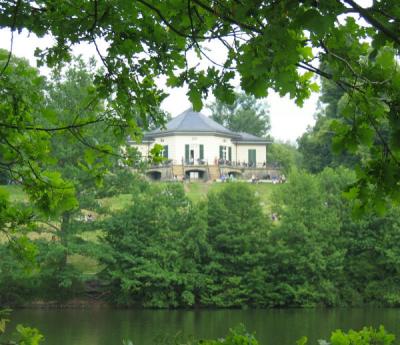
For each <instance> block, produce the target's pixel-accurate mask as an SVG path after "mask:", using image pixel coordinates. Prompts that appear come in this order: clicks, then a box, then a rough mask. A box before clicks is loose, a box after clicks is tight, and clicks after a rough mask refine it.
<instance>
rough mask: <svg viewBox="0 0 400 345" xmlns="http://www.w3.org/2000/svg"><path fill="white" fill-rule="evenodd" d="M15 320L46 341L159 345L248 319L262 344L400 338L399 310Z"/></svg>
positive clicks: (26, 314) (69, 313)
mask: <svg viewBox="0 0 400 345" xmlns="http://www.w3.org/2000/svg"><path fill="white" fill-rule="evenodd" d="M12 317H13V321H12V323H11V324H10V326H11V327H12V326H15V324H16V323H23V324H25V325H30V326H32V327H37V328H39V329H40V330H41V332H42V333H43V334H44V335H45V337H46V341H45V342H44V344H47V345H121V344H122V340H123V339H131V340H132V341H133V344H134V345H151V344H156V343H157V342H156V339H157V337H159V336H160V335H162V334H169V335H175V334H177V333H178V332H180V331H181V332H182V333H183V334H184V335H188V336H190V335H194V336H196V337H198V338H217V337H221V336H224V335H225V334H226V332H227V330H228V329H229V328H230V327H234V326H235V325H238V324H240V323H243V324H244V325H245V326H246V328H247V329H248V330H249V331H252V332H256V337H257V339H258V340H259V342H260V344H266V345H295V342H296V340H297V339H299V338H300V337H301V336H303V335H306V336H307V337H308V338H309V343H308V344H310V345H311V344H315V345H317V340H318V339H328V337H329V335H330V332H331V331H332V330H335V329H337V328H342V329H345V330H348V329H350V328H353V329H359V328H361V327H362V326H366V325H368V326H375V327H377V326H379V325H380V324H383V325H385V328H386V329H387V330H389V331H391V332H392V333H395V334H396V336H397V338H400V329H399V328H400V327H399V326H400V309H387V308H382V309H376V308H360V309H345V308H343V309H337V308H336V309H273V310H261V309H251V310H226V309H225V310H194V311H192V310H187V311H182V310H115V309H92V310H76V309H69V310H65V309H64V310H40V309H39V310H30V309H24V310H16V311H14V312H13V315H12Z"/></svg>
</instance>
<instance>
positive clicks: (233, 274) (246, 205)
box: [202, 183, 268, 307]
mask: <svg viewBox="0 0 400 345" xmlns="http://www.w3.org/2000/svg"><path fill="white" fill-rule="evenodd" d="M207 221H208V242H209V245H210V247H211V258H212V259H211V260H210V262H209V263H208V265H206V266H205V270H206V271H205V272H206V273H207V276H208V279H209V281H208V284H207V289H206V290H205V292H204V293H203V295H202V303H203V304H205V305H215V306H223V307H239V306H244V305H254V306H263V305H265V303H266V302H265V299H264V298H265V293H264V279H265V271H264V270H263V266H262V264H261V263H262V261H263V258H264V251H263V250H264V244H265V240H266V238H267V233H268V221H267V219H266V216H265V215H264V214H263V212H262V209H261V205H260V201H259V199H258V198H257V197H256V196H255V195H254V192H253V191H252V190H251V189H250V188H249V186H247V185H245V184H239V183H237V184H236V183H235V184H229V185H227V186H226V187H225V188H224V189H223V190H221V191H220V192H218V193H211V194H209V195H208V199H207Z"/></svg>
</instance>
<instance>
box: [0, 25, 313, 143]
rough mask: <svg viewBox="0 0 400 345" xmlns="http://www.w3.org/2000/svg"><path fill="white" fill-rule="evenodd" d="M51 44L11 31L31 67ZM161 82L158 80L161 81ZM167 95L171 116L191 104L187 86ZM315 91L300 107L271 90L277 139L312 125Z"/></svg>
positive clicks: (3, 35) (4, 41) (5, 34)
mask: <svg viewBox="0 0 400 345" xmlns="http://www.w3.org/2000/svg"><path fill="white" fill-rule="evenodd" d="M10 37H11V35H10V32H9V30H5V29H3V30H0V48H3V49H7V50H9V49H10ZM51 43H52V39H51V37H45V38H42V39H39V38H37V37H36V36H35V35H30V36H28V35H27V33H26V32H23V33H22V34H17V33H15V34H14V44H13V54H14V55H16V56H18V57H25V58H26V59H28V60H29V61H30V63H31V64H32V65H33V66H35V65H36V58H35V57H34V51H35V48H36V47H40V48H42V49H43V48H46V47H48V46H50V45H51ZM105 49H106V47H105V45H102V44H101V43H100V50H105ZM73 53H74V54H76V55H78V54H81V55H82V56H83V57H84V58H85V59H88V58H89V57H91V56H96V55H97V54H96V51H95V49H94V47H93V46H90V45H88V44H81V45H79V46H76V47H74V48H73ZM209 53H210V54H212V57H213V59H214V60H221V58H223V55H224V53H223V52H221V50H220V49H219V47H217V46H210V47H209ZM192 59H193V62H194V63H198V59H197V58H196V57H193V58H192ZM201 63H202V64H203V65H204V66H207V62H204V61H203V62H201ZM41 73H42V74H47V73H48V70H46V68H42V69H41ZM161 84H164V83H162V81H161ZM166 90H167V91H168V93H169V94H170V95H169V97H168V98H166V99H165V100H164V101H163V103H162V105H161V107H162V108H163V109H164V110H165V111H168V112H169V113H170V114H171V115H172V116H173V117H174V116H177V115H179V114H180V113H181V112H183V111H184V110H186V109H187V108H189V107H190V106H191V103H190V102H189V100H188V98H187V96H186V92H187V89H185V88H182V89H166ZM317 99H318V94H313V95H312V96H311V98H310V99H308V100H307V101H305V103H304V106H303V107H302V108H300V107H298V106H297V105H296V104H295V103H294V101H293V100H290V99H289V97H284V98H281V97H280V96H279V95H278V94H276V93H275V92H272V91H271V92H270V93H269V96H268V98H267V100H266V101H267V103H268V104H269V109H270V118H271V135H272V136H273V137H274V138H275V139H277V140H281V141H290V142H292V143H295V141H296V139H297V138H298V137H299V136H301V135H302V134H303V133H304V132H305V131H306V129H307V127H308V126H312V125H313V124H314V123H315V120H314V113H315V112H316V107H317ZM211 101H212V99H211V98H210V99H208V100H207V101H206V102H205V104H207V103H210V102H211ZM202 112H203V113H204V114H206V115H209V112H208V111H207V109H206V108H203V110H202Z"/></svg>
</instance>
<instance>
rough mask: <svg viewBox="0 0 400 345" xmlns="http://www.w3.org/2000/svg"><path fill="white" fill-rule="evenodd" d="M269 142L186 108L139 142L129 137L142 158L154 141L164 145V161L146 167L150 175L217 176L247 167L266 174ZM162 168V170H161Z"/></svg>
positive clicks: (168, 176)
mask: <svg viewBox="0 0 400 345" xmlns="http://www.w3.org/2000/svg"><path fill="white" fill-rule="evenodd" d="M269 143H270V142H269V141H268V140H266V139H264V138H259V137H256V136H254V135H251V134H248V133H235V132H232V131H230V130H229V129H227V128H225V127H223V126H222V125H220V124H219V123H217V122H215V121H214V120H212V119H211V118H209V117H207V116H205V115H203V114H201V113H198V112H194V111H193V110H192V109H188V110H186V111H185V112H183V113H182V114H180V115H178V116H177V117H175V118H173V119H172V120H171V121H169V122H168V123H167V124H166V125H165V128H162V129H155V130H153V131H150V132H147V133H146V134H145V135H144V136H143V140H142V142H141V143H136V142H133V141H131V142H130V145H132V146H134V147H137V148H138V150H139V151H140V152H141V154H142V157H143V158H147V157H148V156H149V151H150V150H151V148H152V147H153V145H155V144H160V145H162V146H163V147H164V151H163V155H164V157H165V158H166V161H165V164H163V166H160V167H152V168H151V169H149V176H151V177H153V178H162V179H169V178H177V177H184V176H185V177H191V178H196V177H200V178H204V179H216V178H219V177H220V176H221V175H223V174H224V173H225V171H226V172H227V173H230V174H235V175H236V176H244V175H246V174H243V173H244V172H246V171H247V172H251V171H250V170H252V172H251V173H252V174H255V173H257V175H260V174H261V175H262V174H264V175H268V171H267V170H268V169H267V168H268V166H267V144H269ZM163 168H164V170H165V171H161V170H162V169H163ZM166 168H169V170H170V171H167V170H166ZM157 169H158V170H157ZM275 170H276V169H275ZM247 175H248V174H247ZM260 177H261V176H260Z"/></svg>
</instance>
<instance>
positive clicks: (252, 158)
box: [248, 149, 257, 167]
mask: <svg viewBox="0 0 400 345" xmlns="http://www.w3.org/2000/svg"><path fill="white" fill-rule="evenodd" d="M248 164H249V166H250V167H255V166H256V165H257V151H256V150H255V149H249V160H248Z"/></svg>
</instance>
